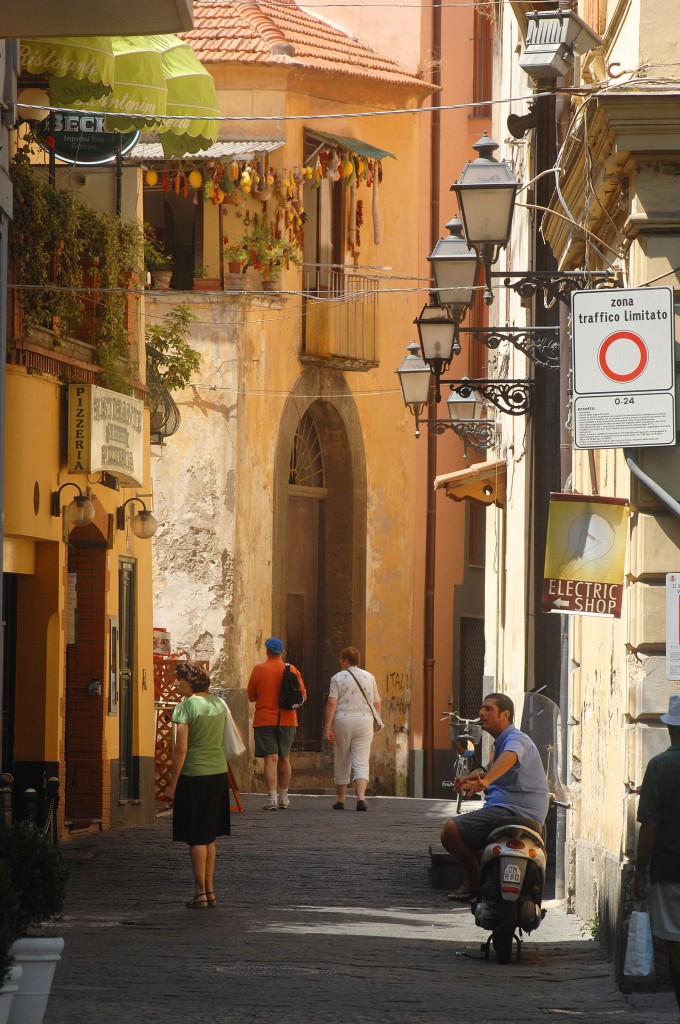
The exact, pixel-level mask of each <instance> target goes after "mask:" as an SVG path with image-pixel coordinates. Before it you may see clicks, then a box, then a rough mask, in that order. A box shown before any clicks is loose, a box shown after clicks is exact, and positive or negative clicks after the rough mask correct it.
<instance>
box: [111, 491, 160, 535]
mask: <svg viewBox="0 0 680 1024" xmlns="http://www.w3.org/2000/svg"><path fill="white" fill-rule="evenodd" d="M151 497H153V495H151V494H137V495H135V497H134V498H128V499H127V501H124V502H123V504H122V505H119V506H118V508H117V509H116V528H117V529H118V530H124V529H125V524H126V522H128V523H129V524H130V529H131V530H132V532H133V533H134V535H135V537H139V539H140V540H150V539H151V538H152V537H153V535H154V533H155V532H156V530H157V529H158V520H157V519H156V517H155V516H154V514H153V512H151V511H150V510H149V509H147V507H146V505H145V504H144V502H143V501H142V498H151ZM134 501H138V502H139V504H140V505H141V506H142V507H141V509H140V511H139V512H133V514H132V515H131V516H130V517H129V518H127V519H126V516H125V506H126V505H129V504H130V503H131V502H134Z"/></svg>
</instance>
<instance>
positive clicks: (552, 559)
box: [541, 493, 629, 619]
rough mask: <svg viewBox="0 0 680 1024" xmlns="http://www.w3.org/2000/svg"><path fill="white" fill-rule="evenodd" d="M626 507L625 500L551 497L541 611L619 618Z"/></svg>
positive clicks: (626, 528) (626, 524)
mask: <svg viewBox="0 0 680 1024" xmlns="http://www.w3.org/2000/svg"><path fill="white" fill-rule="evenodd" d="M628 510H629V506H628V502H627V501H626V499H625V498H604V497H599V496H595V495H584V494H561V493H557V494H551V495H550V511H549V514H548V538H547V541H546V545H545V568H544V570H543V597H542V602H541V605H542V608H543V611H544V612H557V613H559V614H562V615H610V616H613V618H615V619H618V618H620V616H621V598H622V596H623V571H624V562H625V557H626V539H627V536H628Z"/></svg>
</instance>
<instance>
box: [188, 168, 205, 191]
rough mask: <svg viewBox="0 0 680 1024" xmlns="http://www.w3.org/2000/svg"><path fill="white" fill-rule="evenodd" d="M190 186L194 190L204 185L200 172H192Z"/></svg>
mask: <svg viewBox="0 0 680 1024" xmlns="http://www.w3.org/2000/svg"><path fill="white" fill-rule="evenodd" d="M189 184H190V185H191V187H192V188H200V187H201V185H202V184H203V175H202V174H201V172H200V171H192V172H191V174H190V175H189Z"/></svg>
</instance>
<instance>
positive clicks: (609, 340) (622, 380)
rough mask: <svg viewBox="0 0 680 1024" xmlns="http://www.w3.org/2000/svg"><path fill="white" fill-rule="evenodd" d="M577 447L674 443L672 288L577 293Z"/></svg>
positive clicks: (574, 330)
mask: <svg viewBox="0 0 680 1024" xmlns="http://www.w3.org/2000/svg"><path fill="white" fill-rule="evenodd" d="M571 317H572V368H573V373H574V383H573V387H574V398H573V411H574V415H573V425H574V447H575V448H626V447H629V446H630V447H635V448H647V447H649V448H651V447H657V446H659V445H673V444H675V363H674V352H673V335H674V331H673V319H674V317H673V289H672V288H616V289H596V290H592V291H582V292H574V294H573V295H572V300H571Z"/></svg>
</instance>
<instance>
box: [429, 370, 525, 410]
mask: <svg viewBox="0 0 680 1024" xmlns="http://www.w3.org/2000/svg"><path fill="white" fill-rule="evenodd" d="M442 384H448V386H449V391H455V392H457V394H459V395H460V396H461V398H469V396H470V395H471V394H472V392H473V391H477V392H478V393H479V394H480V395H481V396H482V398H483V399H485V400H486V401H487V402H491V404H492V405H494V406H495V407H496V408H497V409H499V410H500V411H501V412H504V413H507V415H508V416H527V415H529V414H530V413H531V409H532V402H533V395H534V382H533V380H489V379H483V380H482V379H480V378H474V379H472V380H467V379H462V380H444V381H442Z"/></svg>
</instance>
